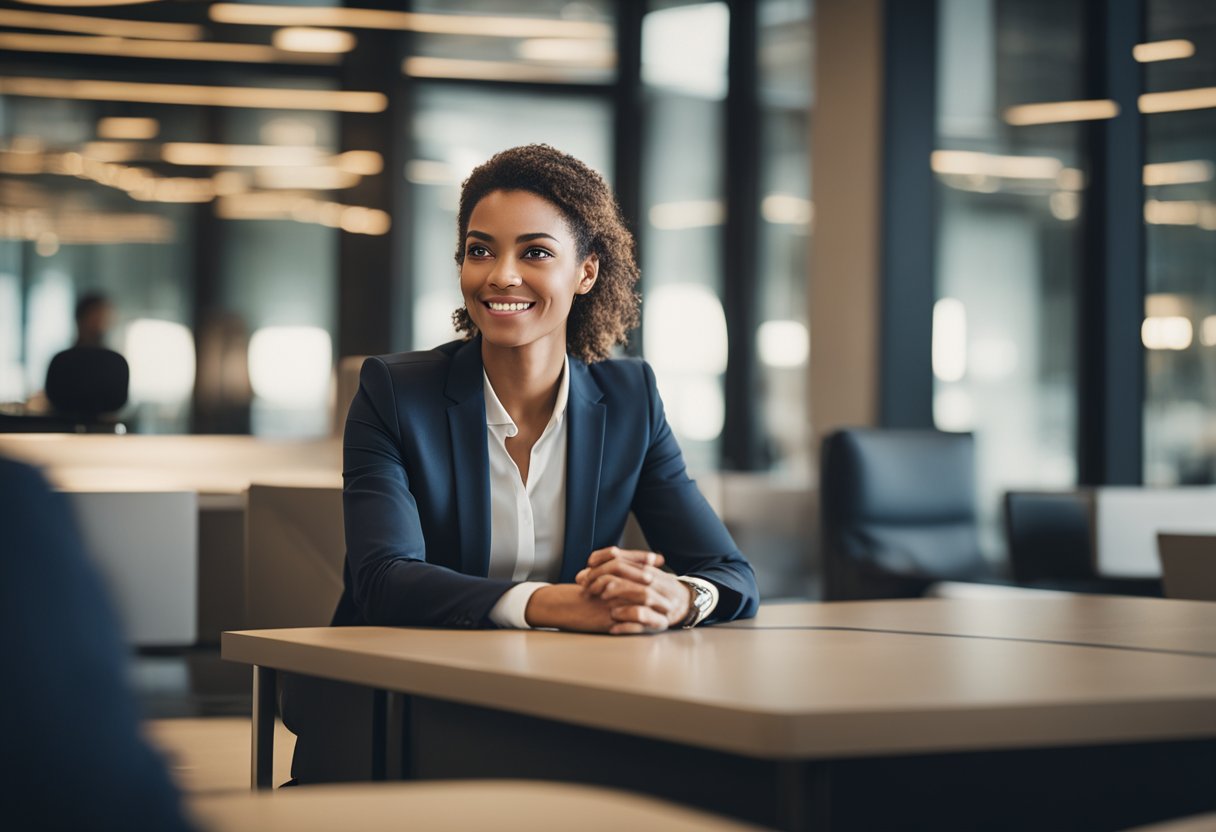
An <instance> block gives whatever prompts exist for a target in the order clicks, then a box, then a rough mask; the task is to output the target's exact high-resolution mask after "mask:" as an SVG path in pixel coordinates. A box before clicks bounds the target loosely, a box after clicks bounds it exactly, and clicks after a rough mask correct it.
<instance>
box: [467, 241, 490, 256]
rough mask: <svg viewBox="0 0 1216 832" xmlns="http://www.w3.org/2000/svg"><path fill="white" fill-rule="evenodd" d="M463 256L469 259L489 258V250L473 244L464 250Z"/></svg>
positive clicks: (479, 244)
mask: <svg viewBox="0 0 1216 832" xmlns="http://www.w3.org/2000/svg"><path fill="white" fill-rule="evenodd" d="M465 254H466V255H467V256H469V257H489V256H490V250H489V249H488V248H486V247H485V246H483V245H482V244H481V243H473V244H472V245H471V246H469V247H468V248H467V249H465Z"/></svg>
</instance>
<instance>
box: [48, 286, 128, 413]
mask: <svg viewBox="0 0 1216 832" xmlns="http://www.w3.org/2000/svg"><path fill="white" fill-rule="evenodd" d="M113 320H114V307H113V305H112V304H111V303H110V301H109V299H107V298H106V297H105V295H102V294H98V293H96V292H91V293H89V294H86V295H84V296H83V297H81V298H80V300H79V301H78V302H77V304H76V342H75V343H74V344H73V345H72V346H71V347H69V348H68V349H66V350H64V351H63V352H61V353H59V354H58V355H56V356H55V357H54V358H52V359H51V364H50V366H49V367H48V368H47V371H46V397H47V400H48V401H49V402H50V403H51V406H52V407H53V408H54V410H55V412H56V413H58V414H60V415H64V416H70V417H72V418H75V419H82V420H87V421H92V420H95V419H97V418H98V417H99V416H101V415H102V414H106V413H113V412H115V411H117V410H119V409H120V408H122V406H123V405H125V404H126V403H127V390H128V386H129V384H130V379H131V370H130V367H129V366H128V365H127V360H126V359H125V358H123V357H122V356H121V355H119V354H118V353H117V352H115V351H114V350H111V349H109V348H107V347H106V346H105V344H104V341H105V336H106V333H107V332H108V331H109V329H110V326H111V324H112V322H113Z"/></svg>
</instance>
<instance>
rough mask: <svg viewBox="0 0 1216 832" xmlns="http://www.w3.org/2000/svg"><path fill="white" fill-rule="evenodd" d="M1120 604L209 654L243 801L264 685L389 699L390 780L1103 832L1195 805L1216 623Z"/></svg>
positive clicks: (375, 637)
mask: <svg viewBox="0 0 1216 832" xmlns="http://www.w3.org/2000/svg"><path fill="white" fill-rule="evenodd" d="M1128 600H1129V599H1100V598H1090V599H1084V603H1078V601H1077V599H1074V598H1061V599H1053V598H1034V599H1024V600H1022V601H1019V600H1015V599H1010V600H1008V601H1001V602H999V603H997V604H993V603H992V602H985V603H983V604H979V605H977V604H976V603H975V602H969V601H961V602H960V601H949V600H932V601H909V602H873V603H870V602H867V603H844V604H818V605H795V606H778V607H766V608H764V609H763V610H762V612H761V615H760V616H759V617H758V618H757V620H756V622H754V623H752V624H746V623H742V624H740V625H737V626H736V625H732V626H721V627H716V628H704V629H698V630H693V631H681V632H674V633H667V634H664V635H661V636H656V637H649V638H647V637H638V638H611V637H605V636H593V635H578V634H570V633H555V632H538V631H526V632H521V631H482V632H457V631H446V630H421V629H391V628H377V627H352V628H314V629H299V630H265V631H251V632H244V633H226V634H225V635H224V639H223V656H224V658H226V659H231V660H235V661H240V662H245V663H248V664H251V665H254V666H255V667H256V670H255V677H254V679H255V696H254V699H255V711H254V720H255V731H254V737H255V748H254V755H255V761H254V771H255V778H256V782H257V784H258V785H260V786H266V785H269V782H268V780H269V767H268V765H269V760H270V759H271V757H270V749H269V748H268V746H267V744H268V743H269V741H270V737H271V736H272V735H271V734H270V733H269V726H271V725H272V721H271V720H270V719H269V718H268V717H269V716H272V715H273V713H274V699H273V696H274V680H275V671H277V670H285V671H291V672H296V673H303V674H306V675H315V676H322V677H326V678H330V679H337V680H341V681H346V682H351V683H355V684H358V685H362V686H366V687H369V688H373V689H375V690H378V691H385V692H388V693H387V695H385V696H383V697H381V698H380V701H382V702H383V703H384V706H383V707H384V712H383V716H382V719H383V720H384V724H387V725H388V726H389V727H388V729H387V730H386V732H385V737H386V738H387V740H388V742H389V747H388V748H387V750H385V751H383V752H382V753H384V754H385V763H384V767H385V769H386V770H387V771H388V773H389V774H391V773H392V771H393V770H394V769H397V768H400V769H401V770H403V771H405V772H407V773H408V774H410V775H411V776H413V777H417V778H432V777H451V776H475V777H493V776H521V777H537V778H542V779H545V778H547V779H568V780H580V781H583V782H595V783H603V784H606V785H613V786H618V787H623V788H630V789H635V790H642V791H648V792H650V793H652V794H657V795H660V796H663V797H667V798H669V799H674V800H677V801H680V802H683V803H688V804H692V805H696V806H699V807H703V808H707V809H710V810H713V811H716V812H721V813H725V814H729V815H734V816H736V817H740V818H745V819H747V820H750V821H753V822H759V823H762V824H768V825H775V826H779V827H781V828H786V829H808V828H816V829H819V828H824V829H826V828H858V829H863V828H877V827H879V826H884V825H885V826H889V825H891V824H901V823H902V824H905V825H906V824H907V823H908V822H909V820H908V819H909V817H915V818H917V819H918V820H917V821H916V823H917V824H931V825H933V826H936V827H939V828H949V827H956V828H963V827H966V826H972V827H975V828H981V827H985V826H987V827H989V828H991V827H992V826H993V825H994V824H995V825H996V826H1002V825H1009V826H1010V828H1019V827H1026V828H1031V827H1035V826H1038V827H1040V828H1041V827H1042V824H1043V823H1044V822H1047V823H1048V825H1049V826H1050V825H1052V824H1051V823H1050V821H1053V820H1054V821H1057V822H1059V823H1060V825H1065V826H1073V827H1076V828H1096V829H1101V828H1110V829H1114V828H1120V827H1126V826H1131V825H1134V824H1135V823H1143V822H1148V821H1152V820H1159V819H1162V818H1165V817H1169V816H1178V815H1183V814H1188V813H1194V812H1199V811H1210V810H1212V809H1214V808H1216V790H1213V789H1211V788H1210V786H1211V784H1212V783H1213V782H1216V657H1214V656H1213V655H1212V653H1213V652H1216V651H1213V650H1212V649H1211V648H1212V645H1211V638H1212V636H1211V635H1208V634H1216V605H1202V604H1190V603H1181V604H1180V603H1178V602H1170V601H1164V600H1153V599H1130V600H1133V601H1134V602H1135V604H1134V605H1133V606H1129V605H1128V604H1127V603H1125V602H1127V601H1128ZM1208 607H1210V609H1208ZM985 609H990V610H991V611H990V612H989V613H985ZM1128 616H1130V617H1131V618H1130V622H1129V623H1127V624H1126V625H1125V624H1124V623H1121V622H1123V621H1124V618H1125V617H1128ZM1208 625H1210V626H1208ZM1103 641H1105V642H1107V643H1106V644H1102V642H1103ZM1070 642H1075V643H1070ZM398 694H405V695H406V696H399V695H398ZM399 720H400V721H402V722H403V723H404V726H405V728H406V729H407V730H404V731H403V730H402V727H401V726H399V725H398V721H399ZM403 737H404V738H405V739H404V741H403V740H402V738H403ZM1011 779H1014V780H1016V786H1015V784H1014V783H1012V782H1011ZM1011 788H1013V789H1014V792H1011V791H1010V789H1011ZM1015 792H1016V793H1017V794H1020V795H1024V796H1028V797H1025V798H1020V799H1012V798H1011V795H1012V794H1013V793H1015ZM876 798H881V799H876Z"/></svg>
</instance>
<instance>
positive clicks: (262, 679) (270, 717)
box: [249, 664, 278, 789]
mask: <svg viewBox="0 0 1216 832" xmlns="http://www.w3.org/2000/svg"><path fill="white" fill-rule="evenodd" d="M277 680H278V672H277V671H276V670H275V669H274V668H273V667H262V666H261V665H256V664H255V665H254V666H253V730H252V742H251V743H250V745H251V752H252V753H251V754H250V760H249V770H250V788H253V789H269V788H272V787H273V783H271V780H272V779H273V777H274V720H275V712H276V710H277V709H276V707H275V692H276V688H277V684H278V681H277Z"/></svg>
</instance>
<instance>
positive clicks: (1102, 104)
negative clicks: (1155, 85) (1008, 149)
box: [1005, 99, 1119, 127]
mask: <svg viewBox="0 0 1216 832" xmlns="http://www.w3.org/2000/svg"><path fill="white" fill-rule="evenodd" d="M1117 115H1119V105H1118V104H1116V103H1115V102H1113V101H1111V100H1109V99H1100V100H1097V101H1053V102H1050V103H1047V104H1019V105H1018V106H1016V107H1010V108H1009V109H1007V110H1006V111H1005V121H1006V123H1008V124H1012V125H1014V126H1015V127H1024V126H1026V125H1030V124H1060V123H1064V122H1070V121H1097V120H1099V119H1106V118H1114V117H1115V116H1117Z"/></svg>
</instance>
